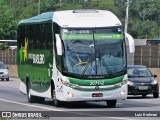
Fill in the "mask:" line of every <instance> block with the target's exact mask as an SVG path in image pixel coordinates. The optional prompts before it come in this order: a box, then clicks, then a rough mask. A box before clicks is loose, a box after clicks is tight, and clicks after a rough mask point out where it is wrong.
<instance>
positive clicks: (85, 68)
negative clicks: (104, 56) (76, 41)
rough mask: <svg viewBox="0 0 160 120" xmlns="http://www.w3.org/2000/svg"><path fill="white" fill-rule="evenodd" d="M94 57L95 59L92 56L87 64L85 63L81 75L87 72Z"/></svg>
mask: <svg viewBox="0 0 160 120" xmlns="http://www.w3.org/2000/svg"><path fill="white" fill-rule="evenodd" d="M92 59H93V57H91V59H89V60H88V62H87V64H86V65H85V67H84V69H83V71H82V75H81V76H83V75H84V74H85V72H86V70H87V68H88V67H89V65H90V64H91V62H92Z"/></svg>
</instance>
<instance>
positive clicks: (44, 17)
mask: <svg viewBox="0 0 160 120" xmlns="http://www.w3.org/2000/svg"><path fill="white" fill-rule="evenodd" d="M52 18H53V12H46V13H42V14H40V15H37V16H34V17H31V18H29V19H24V20H21V21H20V22H19V23H18V25H30V24H38V23H47V22H51V21H52Z"/></svg>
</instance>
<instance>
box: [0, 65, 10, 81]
mask: <svg viewBox="0 0 160 120" xmlns="http://www.w3.org/2000/svg"><path fill="white" fill-rule="evenodd" d="M0 79H1V80H2V81H3V80H4V79H5V80H6V81H9V73H8V68H7V67H6V65H5V64H4V63H3V62H0Z"/></svg>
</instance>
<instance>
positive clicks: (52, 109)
mask: <svg viewBox="0 0 160 120" xmlns="http://www.w3.org/2000/svg"><path fill="white" fill-rule="evenodd" d="M0 101H3V102H8V103H14V104H18V105H23V106H28V107H35V108H41V109H45V110H51V111H64V110H60V109H54V108H47V107H42V106H37V105H31V104H25V103H19V102H15V101H10V100H5V99H1V98H0Z"/></svg>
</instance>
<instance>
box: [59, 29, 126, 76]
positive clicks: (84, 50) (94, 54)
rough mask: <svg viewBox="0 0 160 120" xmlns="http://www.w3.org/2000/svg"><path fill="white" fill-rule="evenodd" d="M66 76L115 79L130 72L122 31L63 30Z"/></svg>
mask: <svg viewBox="0 0 160 120" xmlns="http://www.w3.org/2000/svg"><path fill="white" fill-rule="evenodd" d="M61 38H62V41H63V43H64V56H63V72H64V73H66V74H67V73H68V74H73V75H74V74H75V75H80V76H82V77H83V76H112V75H114V74H115V73H118V72H121V71H124V70H126V55H125V44H124V37H123V34H122V30H121V28H112V29H62V30H61Z"/></svg>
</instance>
